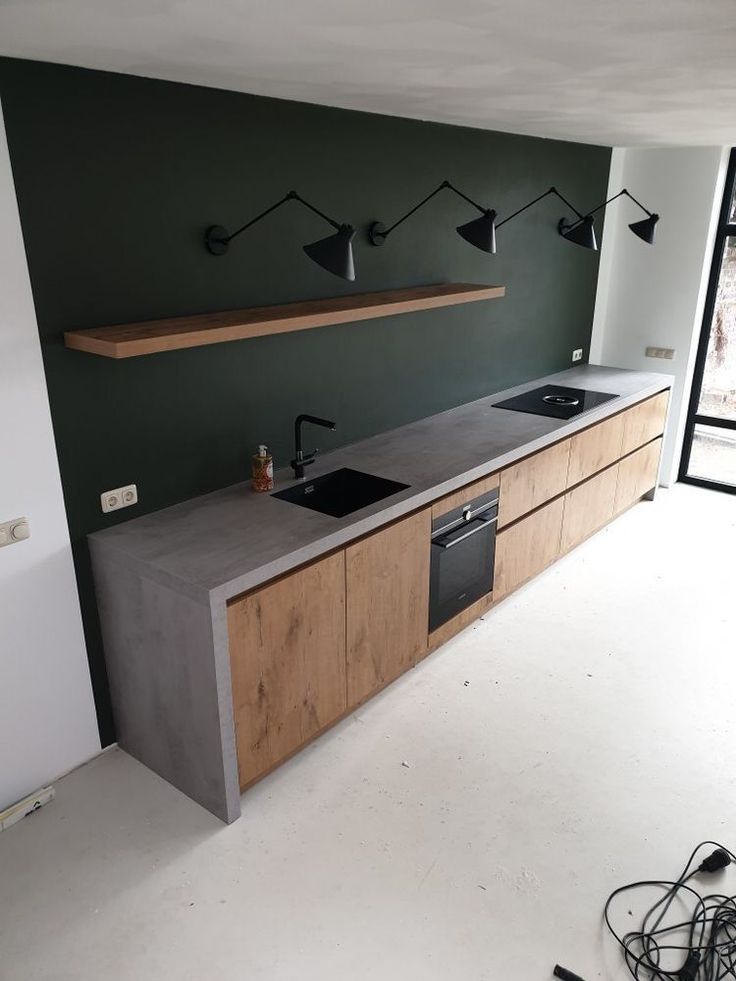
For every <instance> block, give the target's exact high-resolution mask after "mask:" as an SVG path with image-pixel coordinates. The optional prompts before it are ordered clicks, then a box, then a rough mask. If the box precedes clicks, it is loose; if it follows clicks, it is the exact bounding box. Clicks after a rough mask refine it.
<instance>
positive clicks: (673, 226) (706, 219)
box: [590, 147, 728, 486]
mask: <svg viewBox="0 0 736 981" xmlns="http://www.w3.org/2000/svg"><path fill="white" fill-rule="evenodd" d="M727 163H728V149H727V148H723V147H685V148H680V147H674V148H672V147H670V148H663V149H618V148H617V149H615V150H614V151H613V156H612V160H611V175H610V179H609V197H610V196H611V195H612V194H614V193H617V192H618V191H620V190H621V188H622V187H626V188H628V190H629V191H630V192H631V193H632V194H633V195H634V196H635V197H636V198H638V199H639V200H640V201H641V202H642V203H643V204H645V205H646V206H647V208H649V209H650V210H651V211H656V212H657V213H658V214H659V215H660V216H661V218H660V221H659V224H658V226H657V243H656V245H655V246H654V247H652V246H648V245H646V244H645V243H644V242H642V241H640V240H639V239H638V238H637V237H636V236H635V235H633V234H632V233H631V232H630V231H629V228H628V225H629V222H631V221H634V220H636V219H637V218H639V217H643V215H642V213H641V212H640V211H639V210H638V208H636V206H635V205H634V204H633V203H631V202H629V201H627V200H626V199H622V200H621V201H617V202H615V203H614V204H613V205H612V206H611V208H610V209H609V211H608V214H607V216H606V223H605V229H604V234H603V241H602V245H601V266H600V273H599V279H598V293H597V298H596V311H595V318H594V322H593V336H592V340H591V350H590V360H591V362H592V363H594V364H606V365H612V366H615V367H619V368H636V369H639V370H642V371H663V372H666V373H668V374H673V375H674V376H675V385H674V388H673V395H672V401H671V405H670V419H669V424H668V427H667V434H666V437H665V445H664V452H663V457H662V476H661V480H662V483H663V484H664V485H665V486H667V485H669V484H670V483H671V482H672V481H674V480H676V479H677V468H678V466H679V460H680V450H681V446H682V434H683V430H684V425H685V418H686V415H687V403H688V398H689V394H690V385H691V381H692V374H693V368H694V361H695V355H696V349H697V341H698V336H699V332H700V326H701V320H702V316H703V304H704V302H705V291H706V289H707V283H708V274H709V271H710V262H711V255H712V249H713V240H714V237H715V231H716V225H717V221H718V211H719V208H720V203H721V195H722V194H723V184H724V180H725V173H726V166H727ZM648 345H653V346H655V347H672V348H675V350H676V354H675V358H674V360H673V361H661V360H657V359H652V358H647V357H646V356H645V354H644V350H645V348H646V347H647V346H648Z"/></svg>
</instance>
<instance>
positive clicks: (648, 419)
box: [621, 392, 670, 456]
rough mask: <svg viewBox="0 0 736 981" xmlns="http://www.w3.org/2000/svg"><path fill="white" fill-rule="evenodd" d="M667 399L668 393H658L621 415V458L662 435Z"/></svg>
mask: <svg viewBox="0 0 736 981" xmlns="http://www.w3.org/2000/svg"><path fill="white" fill-rule="evenodd" d="M669 397H670V393H669V392H660V393H659V395H653V396H652V398H650V399H646V400H645V401H644V402H640V403H639V404H638V405H634V406H632V407H631V408H630V409H627V410H626V411H625V412H623V413H622V415H623V419H624V437H623V443H622V447H621V454H622V456H625V455H626V454H627V453H631V451H632V450H636V449H638V447H640V446H644V444H645V443H648V442H649V441H650V440H653V439H655V438H656V437H657V436H661V435H662V433H663V432H664V424H665V420H666V418H667V403H668V401H669Z"/></svg>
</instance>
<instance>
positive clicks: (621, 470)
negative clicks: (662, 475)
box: [614, 438, 662, 514]
mask: <svg viewBox="0 0 736 981" xmlns="http://www.w3.org/2000/svg"><path fill="white" fill-rule="evenodd" d="M661 452H662V440H661V438H660V439H655V440H653V441H652V442H651V443H647V445H646V446H642V447H641V449H638V450H637V451H636V452H635V453H632V454H631V455H630V456H627V457H625V458H624V459H623V460H621V462H620V463H619V465H618V483H617V485H616V497H615V501H614V514H620V513H621V511H625V510H626V508H628V507H630V506H631V505H632V504H635V503H636V502H637V501H638V500H639V499H640V498H642V497H643V496H644V495H645V494H646V493H648V492H649V491H650V490H652V488H654V487H656V485H657V478H658V476H659V457H660V454H661Z"/></svg>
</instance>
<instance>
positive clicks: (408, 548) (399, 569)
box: [345, 508, 432, 707]
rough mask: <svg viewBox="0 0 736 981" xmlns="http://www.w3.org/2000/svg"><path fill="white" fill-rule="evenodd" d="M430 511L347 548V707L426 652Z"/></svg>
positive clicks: (396, 675) (413, 516) (358, 701)
mask: <svg viewBox="0 0 736 981" xmlns="http://www.w3.org/2000/svg"><path fill="white" fill-rule="evenodd" d="M430 511H431V509H430V508H425V509H424V510H423V511H419V512H417V513H416V514H413V515H411V516H410V517H408V518H404V519H402V520H401V521H397V522H396V523H395V524H393V525H389V527H388V528H384V529H383V530H382V531H379V532H376V533H375V534H374V535H369V536H368V537H367V538H364V539H363V540H362V541H359V542H357V543H356V544H355V545H350V546H348V548H347V549H346V552H345V580H346V584H347V691H348V705H349V706H351V707H352V706H354V705H357V704H359V703H360V702H362V701H364V700H365V699H366V698H368V696H369V695H371V694H373V692H375V691H378V689H379V688H382V687H383V686H384V685H386V684H388V683H389V682H390V681H393V679H394V678H397V677H398V676H399V675H400V674H402V673H403V672H404V671H406V670H407V669H408V668H410V667H411V666H412V665H413V664H414V663H415V662H416V661H417V659H418V658H420V657H423V656H424V654H426V652H427V629H428V627H427V625H428V622H429V560H430V538H431V527H432V525H431V516H430Z"/></svg>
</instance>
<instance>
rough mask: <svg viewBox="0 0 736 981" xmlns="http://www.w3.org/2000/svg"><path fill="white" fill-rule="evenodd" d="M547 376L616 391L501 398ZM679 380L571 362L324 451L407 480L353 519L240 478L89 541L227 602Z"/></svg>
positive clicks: (197, 594)
mask: <svg viewBox="0 0 736 981" xmlns="http://www.w3.org/2000/svg"><path fill="white" fill-rule="evenodd" d="M546 384H557V385H568V386H570V387H574V388H586V389H592V390H594V391H600V392H610V393H615V394H616V395H617V396H618V397H617V398H616V399H612V400H611V401H609V402H606V403H605V404H604V405H601V406H598V407H597V408H595V409H591V410H590V411H588V412H584V413H582V414H581V415H579V416H577V417H575V418H574V419H570V420H561V419H552V418H547V417H545V416H536V415H531V414H529V413H523V412H510V411H508V410H506V409H494V408H493V407H492V404H493V403H494V402H498V401H500V400H501V399H503V398H508V397H510V396H512V395H517V394H519V393H521V392H525V391H529V390H530V389H532V388H536V387H537V386H539V385H546ZM671 384H672V377H671V376H670V375H664V374H658V373H654V372H652V373H650V372H640V371H626V370H623V369H619V368H604V367H599V366H597V365H582V366H580V367H578V368H571V369H569V370H567V371H562V372H559V373H557V374H554V375H547V376H545V377H544V378H537V379H534V380H533V381H529V382H525V383H524V384H522V385H517V386H516V387H515V388H511V389H507V390H505V391H501V392H496V393H494V394H493V395H488V396H486V397H484V398H482V399H478V400H477V401H474V402H469V403H467V404H466V405H460V406H458V407H457V408H454V409H448V410H447V411H445V412H440V413H438V414H437V415H433V416H429V417H427V418H426V419H420V420H419V421H418V422H413V423H410V424H408V425H406V426H401V427H399V428H398V429H393V430H390V431H389V432H386V433H381V434H379V435H376V436H372V437H370V438H369V439H365V440H361V441H360V442H358V443H353V444H352V445H349V446H344V447H342V448H340V449H337V450H334V451H332V452H330V453H325V454H323V455H321V456H320V457H318V458H317V462H316V464H314V465H312V466H311V467H310V468H309V474H308V476H309V478H314V477H318V476H320V475H321V474H324V473H328V472H330V471H331V470H336V469H338V468H339V467H352V468H353V469H355V470H363V471H366V472H368V473H372V474H376V475H377V476H380V477H387V478H389V479H391V480H397V481H400V482H402V483H404V484H409V487H408V488H407V489H406V490H404V491H401V492H399V493H398V494H395V495H393V496H392V497H390V498H386V499H384V500H383V501H379V502H378V503H376V504H373V505H371V506H369V507H366V508H362V509H361V510H360V511H356V512H354V513H353V514H351V515H347V516H346V517H344V518H333V517H330V516H329V515H323V514H319V513H318V512H316V511H310V510H308V509H307V508H303V507H300V506H299V505H296V504H290V503H288V502H286V501H280V500H278V499H276V498H274V497H271V495H270V494H256V493H254V492H253V491H252V490H251V488H250V484H249V483H241V484H235V485H233V486H231V487H226V488H224V489H223V490H219V491H214V492H213V493H210V494H205V495H203V496H201V497H197V498H193V499H192V500H189V501H185V502H183V503H182V504H177V505H174V506H173V507H170V508H165V509H164V510H162V511H156V512H154V513H153V514H149V515H145V516H143V517H140V518H136V519H134V520H132V521H127V522H124V523H123V524H120V525H116V526H115V527H114V528H109V529H107V530H105V531H100V532H96V533H95V534H93V535H90V536H89V542H90V548H91V549H92V551H93V553H95V552H97V551H98V550H99V552H100V553H104V554H105V555H107V557H108V558H112V557H113V554H114V557H115V560H116V561H120V562H123V563H125V564H126V565H128V566H129V567H132V568H135V569H136V570H137V571H138V572H139V573H141V574H143V575H145V576H146V577H147V578H151V579H154V580H156V581H157V582H159V583H161V584H162V585H165V586H167V587H169V588H170V589H173V590H175V591H176V592H179V593H182V594H185V595H188V596H189V597H191V598H192V599H195V600H198V601H199V602H202V603H207V604H210V603H213V602H220V601H221V602H224V601H225V600H227V599H229V598H230V597H232V596H237V595H238V594H239V593H243V592H245V591H246V590H249V589H252V588H253V587H255V586H258V585H260V584H262V583H264V582H266V581H268V580H269V579H273V578H274V577H275V576H278V575H281V574H282V573H284V572H287V571H289V570H290V569H294V568H296V567H297V566H299V565H302V564H303V563H304V562H307V561H309V560H310V559H314V558H316V557H318V556H319V555H322V554H324V553H326V552H329V551H331V550H332V549H335V548H339V547H340V546H343V545H345V544H346V543H348V542H350V541H353V540H354V539H356V538H359V537H360V536H361V535H365V534H366V533H368V532H371V531H373V530H375V529H376V528H379V527H380V526H381V525H384V524H387V523H388V522H390V521H394V520H395V519H396V518H400V517H402V516H403V515H405V514H408V513H409V512H411V511H414V510H416V509H417V508H420V507H422V506H424V505H427V504H429V503H430V502H431V501H433V500H435V499H436V498H438V497H442V496H443V495H445V494H448V493H450V492H452V491H454V490H457V489H458V488H459V487H462V486H463V485H464V484H467V483H470V482H471V481H473V480H477V479H479V478H480V477H484V476H486V475H487V474H490V473H493V472H494V471H495V470H499V469H501V468H502V467H505V466H508V465H509V464H511V463H513V462H514V461H515V460H518V459H520V458H521V457H523V456H526V455H527V454H529V453H533V452H535V451H537V450H540V449H543V448H544V447H545V446H548V445H549V444H551V443H554V442H556V441H558V440H560V439H562V438H564V437H565V436H569V435H571V434H573V433H575V432H577V431H579V430H581V429H584V428H586V427H587V426H590V425H591V424H592V423H594V422H597V421H599V420H601V419H605V418H606V417H608V416H610V415H613V414H614V413H616V412H619V411H621V410H622V409H624V408H626V407H627V406H629V405H632V404H633V403H635V402H638V401H640V400H641V399H643V398H646V397H647V396H648V395H653V394H655V393H656V392H660V391H662V390H663V389H666V388H669V387H670V386H671ZM275 478H276V487H275V490H281V489H283V488H285V487H288V486H291V485H292V484H293V483H294V480H293V477H292V473H291V470H290V469H289V468H286V469H284V470H279V471H277V473H276V475H275Z"/></svg>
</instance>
